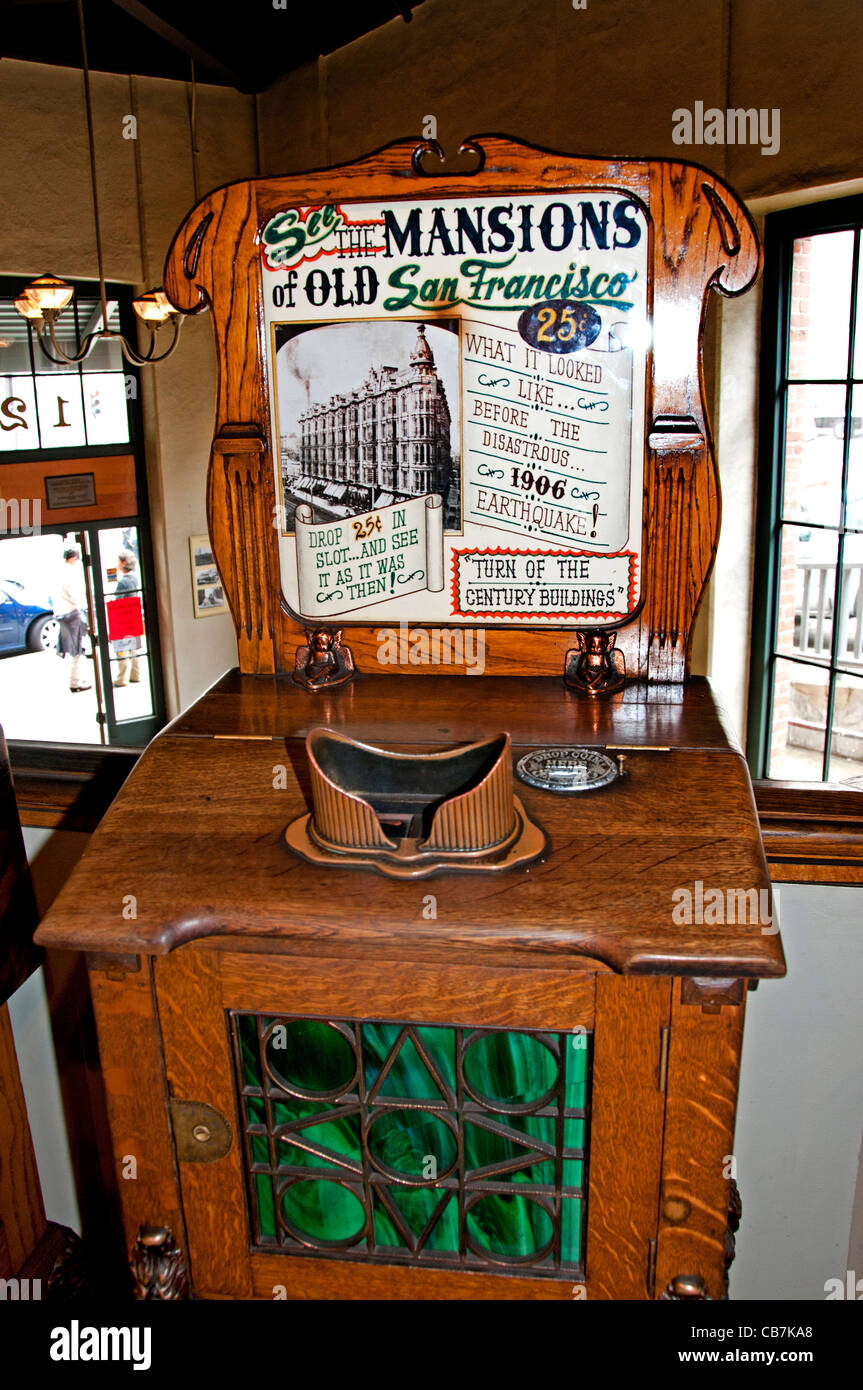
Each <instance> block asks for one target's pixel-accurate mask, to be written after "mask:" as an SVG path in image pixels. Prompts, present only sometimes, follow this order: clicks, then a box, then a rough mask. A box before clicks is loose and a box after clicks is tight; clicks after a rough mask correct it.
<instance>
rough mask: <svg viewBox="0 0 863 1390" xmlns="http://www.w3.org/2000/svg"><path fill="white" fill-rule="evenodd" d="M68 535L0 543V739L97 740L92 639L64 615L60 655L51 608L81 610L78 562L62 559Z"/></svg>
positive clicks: (82, 595) (82, 597)
mask: <svg viewBox="0 0 863 1390" xmlns="http://www.w3.org/2000/svg"><path fill="white" fill-rule="evenodd" d="M75 539H76V538H75V537H74V536H69V537H67V538H64V537H63V536H25V537H20V538H16V539H14V540H4V541H0V658H2V659H0V710H2V719H3V728H4V731H5V733H6V737H7V738H26V739H38V740H40V741H44V742H48V741H50V742H54V741H57V742H63V743H99V742H100V736H99V725H98V723H97V720H96V715H97V713H98V705H97V700H96V690H95V682H94V679H93V661H92V642H91V639H90V637H89V635H88V634H87V633H86V632H82V631H81V630H80V626H79V625H78V624H71V623H70V622H69V621H68V620H67V621H66V623H65V627H66V638H67V641H66V643H65V645H66V646H67V648H68V649H67V651H66V653H65V654H64V655H63V657H62V659H61V658H60V655H59V652H58V639H59V637H60V625H59V624H58V622H57V618H56V617H55V613H56V614H59V615H65V614H66V613H68V612H70V611H72V609H73V608H74V607H75V606H76V605H80V606H81V607H82V608H84V609H86V597H85V592H84V582H83V581H84V576H83V570H82V566H81V561H80V559H78V560H73V561H72V562H70V563H67V562H66V561H64V559H63V550H64V548H67V546H68V543H69V542H74V541H75ZM73 649H77V651H76V650H73Z"/></svg>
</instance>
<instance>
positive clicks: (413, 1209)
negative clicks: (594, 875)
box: [374, 1186, 458, 1255]
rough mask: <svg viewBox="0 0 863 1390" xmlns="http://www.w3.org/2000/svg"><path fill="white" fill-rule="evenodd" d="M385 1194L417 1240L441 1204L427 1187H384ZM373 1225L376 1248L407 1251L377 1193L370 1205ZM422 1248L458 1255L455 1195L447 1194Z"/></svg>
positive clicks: (435, 1193)
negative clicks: (372, 1204)
mask: <svg viewBox="0 0 863 1390" xmlns="http://www.w3.org/2000/svg"><path fill="white" fill-rule="evenodd" d="M387 1195H388V1197H389V1200H390V1202H392V1203H393V1204H394V1205H395V1207H396V1208H397V1209H398V1212H399V1215H400V1216H401V1219H402V1222H403V1224H404V1225H405V1226H407V1228H408V1230H409V1231H410V1232H411V1234H412V1235H413V1237H414V1239H418V1238H419V1236H420V1235H421V1234H422V1232H423V1231H424V1230H425V1228H426V1226H427V1225H428V1222H429V1221H430V1220H431V1218H432V1216H433V1215H434V1212H435V1210H436V1208H437V1207H438V1205H439V1204H440V1201H441V1193H440V1192H439V1191H436V1190H435V1189H434V1188H429V1187H420V1188H409V1187H396V1186H391V1187H388V1188H387ZM374 1222H375V1244H376V1245H380V1246H382V1247H384V1248H387V1247H388V1248H390V1249H393V1250H399V1249H401V1250H403V1249H406V1248H407V1247H406V1243H405V1241H404V1239H403V1237H402V1236H401V1234H400V1232H399V1230H398V1228H397V1226H396V1225H395V1224H394V1222H393V1220H392V1218H391V1216H390V1214H389V1212H388V1211H387V1209H386V1207H385V1206H384V1204H383V1202H382V1200H381V1199H380V1197H379V1196H378V1195H377V1194H375V1203H374ZM423 1248H424V1249H426V1250H443V1251H450V1252H451V1253H452V1254H456V1255H457V1254H458V1202H457V1199H456V1195H455V1193H453V1194H451V1195H450V1197H449V1198H448V1200H447V1202H446V1204H445V1205H444V1208H443V1210H442V1211H441V1212H440V1213H439V1214H438V1217H437V1219H436V1221H435V1224H434V1226H433V1227H432V1229H431V1232H430V1234H429V1236H428V1237H427V1239H426V1242H425V1245H424V1247H423Z"/></svg>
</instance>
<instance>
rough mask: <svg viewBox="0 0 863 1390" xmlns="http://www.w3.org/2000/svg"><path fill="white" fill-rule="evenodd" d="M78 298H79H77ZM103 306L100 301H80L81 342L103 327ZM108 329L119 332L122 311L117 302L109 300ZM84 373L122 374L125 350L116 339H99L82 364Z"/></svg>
mask: <svg viewBox="0 0 863 1390" xmlns="http://www.w3.org/2000/svg"><path fill="white" fill-rule="evenodd" d="M76 298H77V296H76ZM102 326H103V325H102V304H101V301H100V300H98V299H89V298H88V299H78V331H79V333H80V336H81V341H82V342H83V340H84V338H85V337H86V336H87V334H88V333H95V332H97V331H98V330H99V329H100V328H101V327H102ZM108 327H109V328H113V329H115V330H116V331H117V332H119V329H120V311H119V308H118V306H117V301H116V300H112V299H109V300H108ZM81 370H82V371H84V372H122V371H123V350H122V348H121V347H120V344H119V340H118V339H116V338H99V339H98V340H97V341H96V342H95V343H94V344H93V346H92V348H91V349H90V351H89V353H88V354H87V356H86V357H85V358H84V361H83V362H82V363H81Z"/></svg>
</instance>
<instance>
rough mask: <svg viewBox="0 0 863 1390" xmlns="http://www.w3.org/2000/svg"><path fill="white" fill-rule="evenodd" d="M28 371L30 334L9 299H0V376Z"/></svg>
mask: <svg viewBox="0 0 863 1390" xmlns="http://www.w3.org/2000/svg"><path fill="white" fill-rule="evenodd" d="M29 371H30V334H29V331H28V328H27V320H26V319H22V317H21V315H20V314H19V313H18V310H17V309H16V308H15V307H14V305H13V304H12V302H11V300H9V299H3V300H0V377H3V376H11V375H15V374H17V373H19V372H29Z"/></svg>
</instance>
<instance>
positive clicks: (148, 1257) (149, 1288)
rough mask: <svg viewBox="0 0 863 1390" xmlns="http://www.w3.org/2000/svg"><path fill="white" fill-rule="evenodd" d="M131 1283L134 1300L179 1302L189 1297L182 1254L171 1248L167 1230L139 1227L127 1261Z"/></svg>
mask: <svg viewBox="0 0 863 1390" xmlns="http://www.w3.org/2000/svg"><path fill="white" fill-rule="evenodd" d="M129 1265H130V1268H131V1270H132V1278H133V1279H134V1281H135V1297H136V1298H137V1299H140V1300H149V1299H164V1300H166V1301H167V1300H169V1299H181V1298H188V1297H189V1278H188V1275H187V1273H186V1262H185V1260H184V1259H183V1252H182V1250H180V1249H178V1247H177V1246H176V1245H175V1244H174V1236H173V1233H172V1232H171V1231H170V1229H169V1228H168V1227H167V1226H141V1227H140V1229H139V1231H138V1239H137V1240H136V1241H135V1244H134V1246H133V1248H132V1255H131V1259H130V1261H129Z"/></svg>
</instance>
